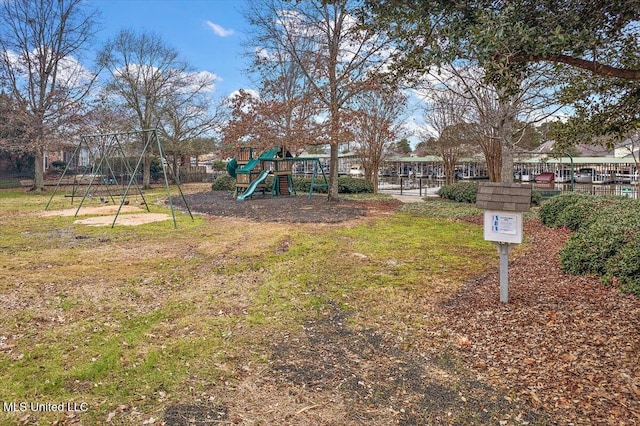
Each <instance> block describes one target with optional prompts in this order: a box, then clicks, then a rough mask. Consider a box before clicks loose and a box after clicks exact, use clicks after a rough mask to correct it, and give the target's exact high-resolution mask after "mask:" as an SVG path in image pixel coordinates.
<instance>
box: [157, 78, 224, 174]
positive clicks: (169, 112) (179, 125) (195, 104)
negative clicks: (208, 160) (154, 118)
mask: <svg viewBox="0 0 640 426" xmlns="http://www.w3.org/2000/svg"><path fill="white" fill-rule="evenodd" d="M191 81H192V84H191V85H190V86H188V87H185V88H184V89H183V90H178V91H176V92H174V93H173V94H172V95H170V96H169V97H168V98H167V100H166V102H164V104H163V107H162V110H161V111H160V116H161V118H162V119H161V120H160V122H159V125H158V127H159V130H160V134H161V136H162V140H163V143H164V146H163V151H164V152H165V153H166V154H168V155H170V156H171V157H172V160H173V172H174V174H175V176H180V167H181V166H189V165H190V159H191V156H192V155H196V156H197V153H199V152H200V151H201V149H202V148H203V147H204V146H203V144H202V141H203V140H211V139H210V137H211V135H212V134H213V133H214V131H215V130H216V129H218V128H219V127H220V120H219V118H218V117H217V116H216V114H215V113H213V112H212V110H211V105H212V104H213V100H212V98H211V93H212V92H213V89H214V87H213V79H212V76H211V75H210V74H209V73H196V74H192V78H191ZM203 138H205V139H203ZM196 141H198V142H197V143H196ZM211 148H213V147H211Z"/></svg>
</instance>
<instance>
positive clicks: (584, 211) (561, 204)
mask: <svg viewBox="0 0 640 426" xmlns="http://www.w3.org/2000/svg"><path fill="white" fill-rule="evenodd" d="M617 202H620V198H616V197H603V196H596V195H589V194H580V193H569V194H562V195H559V196H557V197H555V198H553V199H551V200H548V201H547V202H545V203H544V204H543V205H542V207H541V208H540V211H539V213H538V214H539V216H540V219H541V221H542V223H543V224H544V225H546V226H548V227H550V228H558V227H561V226H566V227H567V228H569V229H571V230H572V231H576V230H578V229H580V228H581V227H584V226H588V225H589V224H590V223H591V221H592V220H594V218H595V214H596V213H597V212H599V211H601V210H602V209H604V208H606V207H608V206H610V205H612V204H615V203H617Z"/></svg>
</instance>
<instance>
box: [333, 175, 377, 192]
mask: <svg viewBox="0 0 640 426" xmlns="http://www.w3.org/2000/svg"><path fill="white" fill-rule="evenodd" d="M338 192H339V193H340V194H370V193H373V184H372V183H371V182H369V181H367V180H364V179H358V178H353V177H350V176H341V177H339V178H338Z"/></svg>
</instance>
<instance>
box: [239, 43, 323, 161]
mask: <svg viewBox="0 0 640 426" xmlns="http://www.w3.org/2000/svg"><path fill="white" fill-rule="evenodd" d="M305 42H308V40H304V39H300V40H299V43H305ZM248 49H249V51H250V54H251V55H253V58H254V60H253V62H252V63H251V65H250V66H249V69H248V72H249V73H250V74H251V75H254V76H255V77H256V80H257V81H256V83H257V86H258V87H259V91H258V94H257V96H256V97H253V98H252V99H251V104H252V105H251V110H252V113H253V114H255V115H257V116H258V117H259V118H258V119H256V118H255V117H253V118H251V120H250V121H251V122H252V123H251V124H252V128H251V129H248V128H247V127H246V126H245V127H244V131H245V132H251V133H254V136H255V137H256V139H255V140H254V141H252V143H255V142H258V145H259V146H260V147H262V148H270V147H273V146H275V145H279V146H283V147H286V150H288V151H291V152H294V153H300V152H302V150H304V148H305V147H306V146H309V145H315V144H318V143H326V141H324V140H322V138H321V137H320V135H321V133H322V128H323V126H322V124H321V123H318V121H317V120H316V116H317V115H318V114H319V113H320V108H319V107H320V106H319V105H318V102H317V100H316V99H315V98H314V97H313V94H312V91H311V85H310V84H309V82H308V81H307V80H306V78H305V75H304V72H303V70H302V68H301V67H300V66H299V65H298V63H297V62H296V61H294V60H293V58H291V56H290V55H289V54H288V53H287V51H285V50H284V49H283V48H282V46H281V45H278V44H271V45H270V46H269V49H268V50H267V49H265V48H259V49H256V47H255V46H253V45H251V46H248ZM301 49H302V48H301ZM247 100H248V99H247ZM236 105H237V104H236ZM237 116H242V114H240V115H237ZM243 118H245V119H247V118H249V117H248V116H247V115H246V114H245V115H244V116H243ZM241 128H242V126H236V129H237V130H238V129H241Z"/></svg>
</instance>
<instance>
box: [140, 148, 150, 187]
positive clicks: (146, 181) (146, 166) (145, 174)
mask: <svg viewBox="0 0 640 426" xmlns="http://www.w3.org/2000/svg"><path fill="white" fill-rule="evenodd" d="M142 189H151V156H150V155H149V153H145V154H144V158H143V161H142Z"/></svg>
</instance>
